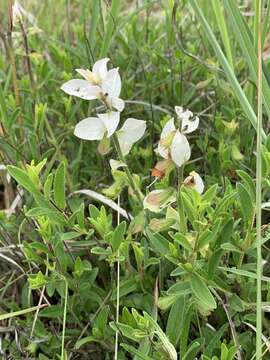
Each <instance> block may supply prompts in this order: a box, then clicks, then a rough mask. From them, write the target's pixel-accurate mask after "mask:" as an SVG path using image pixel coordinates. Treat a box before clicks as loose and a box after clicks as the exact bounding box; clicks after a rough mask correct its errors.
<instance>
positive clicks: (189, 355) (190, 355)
mask: <svg viewBox="0 0 270 360" xmlns="http://www.w3.org/2000/svg"><path fill="white" fill-rule="evenodd" d="M200 347H201V344H200V343H199V342H198V341H194V342H193V343H192V344H191V345H190V346H189V348H188V350H187V352H186V353H185V355H184V356H183V358H182V359H183V360H193V359H195V357H196V354H197V353H198V351H199V349H200Z"/></svg>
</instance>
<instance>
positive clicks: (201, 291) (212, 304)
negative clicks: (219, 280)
mask: <svg viewBox="0 0 270 360" xmlns="http://www.w3.org/2000/svg"><path fill="white" fill-rule="evenodd" d="M190 284H191V289H192V291H193V293H194V295H195V296H196V298H197V299H198V301H201V302H202V303H203V304H204V305H205V306H206V307H207V308H209V309H215V308H216V307H217V304H216V301H215V299H214V297H213V295H212V294H211V292H210V291H209V289H208V287H207V286H206V284H205V283H204V281H203V280H202V279H201V278H200V277H199V276H198V275H196V274H193V276H192V278H191V283H190Z"/></svg>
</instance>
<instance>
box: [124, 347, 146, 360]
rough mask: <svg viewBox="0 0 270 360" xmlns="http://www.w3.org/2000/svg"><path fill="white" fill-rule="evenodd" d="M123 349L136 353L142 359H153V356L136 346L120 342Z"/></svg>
mask: <svg viewBox="0 0 270 360" xmlns="http://www.w3.org/2000/svg"><path fill="white" fill-rule="evenodd" d="M120 345H121V347H122V348H123V349H125V350H126V351H128V352H129V353H130V354H132V355H136V356H137V358H138V359H140V360H153V358H151V357H149V356H147V355H145V354H143V353H142V352H141V351H139V350H137V349H136V348H135V347H134V346H132V345H128V344H120Z"/></svg>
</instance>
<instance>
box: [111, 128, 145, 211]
mask: <svg viewBox="0 0 270 360" xmlns="http://www.w3.org/2000/svg"><path fill="white" fill-rule="evenodd" d="M112 139H113V144H114V147H115V149H116V152H117V154H118V157H119V159H120V161H121V162H123V163H125V161H126V160H125V157H124V155H123V153H122V150H121V147H120V144H119V141H118V138H117V135H116V134H113V136H112ZM124 169H125V173H126V175H127V178H128V181H129V185H130V187H131V188H132V190H133V191H134V193H135V195H136V197H137V199H138V202H139V204H140V205H141V207H142V208H143V199H142V195H141V193H140V190H139V189H138V187H137V185H136V184H135V182H134V180H133V176H132V174H131V172H130V170H129V168H128V166H125V167H124Z"/></svg>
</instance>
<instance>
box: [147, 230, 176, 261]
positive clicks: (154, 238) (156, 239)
mask: <svg viewBox="0 0 270 360" xmlns="http://www.w3.org/2000/svg"><path fill="white" fill-rule="evenodd" d="M146 235H147V238H148V239H149V242H150V244H151V246H152V248H153V249H154V251H155V252H157V253H160V254H162V255H163V256H164V255H166V254H168V253H169V251H170V243H169V241H168V240H167V239H166V238H165V237H164V236H162V235H161V234H154V233H152V232H151V231H150V230H149V229H148V228H147V229H146Z"/></svg>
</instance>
